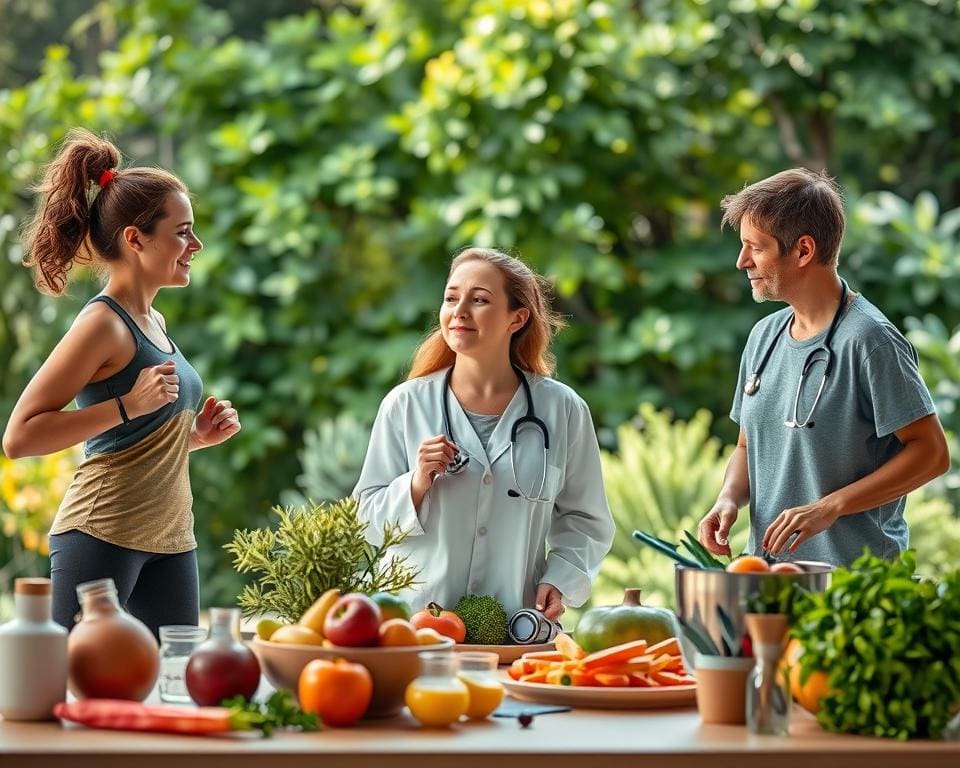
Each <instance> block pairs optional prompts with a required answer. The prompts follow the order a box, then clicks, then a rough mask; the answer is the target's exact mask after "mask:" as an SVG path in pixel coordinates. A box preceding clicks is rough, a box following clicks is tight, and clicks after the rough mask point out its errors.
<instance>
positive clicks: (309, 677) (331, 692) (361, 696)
mask: <svg viewBox="0 0 960 768" xmlns="http://www.w3.org/2000/svg"><path fill="white" fill-rule="evenodd" d="M297 697H298V698H299V699H300V708H301V709H303V711H304V712H313V713H314V714H316V715H319V717H320V719H321V720H323V724H324V725H353V724H354V723H355V722H357V720H359V719H360V718H361V717H363V714H364V713H365V712H366V711H367V707H369V706H370V699H371V698H372V697H373V678H372V677H371V676H370V672H369V671H368V670H367V668H366V667H365V666H363V664H356V663H354V662H352V661H347V660H346V659H337V660H336V661H328V660H327V659H314V660H313V661H311V662H309V663H308V664H307V666H305V667H304V668H303V671H302V672H301V673H300V680H299V682H298V684H297Z"/></svg>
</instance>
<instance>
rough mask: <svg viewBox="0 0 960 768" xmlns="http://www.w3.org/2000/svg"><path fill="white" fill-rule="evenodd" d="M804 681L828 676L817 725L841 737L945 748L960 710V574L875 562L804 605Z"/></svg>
mask: <svg viewBox="0 0 960 768" xmlns="http://www.w3.org/2000/svg"><path fill="white" fill-rule="evenodd" d="M792 631H793V636H794V637H796V638H797V639H798V640H799V641H800V643H801V644H802V645H803V649H804V652H803V656H802V657H801V679H804V677H805V676H806V675H809V674H810V673H811V672H812V671H814V670H822V671H823V672H824V673H826V674H827V676H828V689H829V693H828V694H827V695H826V696H824V697H823V699H822V700H821V708H820V712H819V713H818V714H817V720H818V721H819V722H820V724H821V725H822V726H823V727H824V728H826V729H828V730H831V731H839V732H844V733H858V734H864V735H871V736H888V737H894V738H897V739H909V738H938V737H939V736H940V734H941V733H942V732H943V729H944V728H945V727H946V725H947V723H948V721H949V719H950V717H951V714H952V713H953V712H954V711H955V709H956V707H957V706H958V705H960V568H958V567H956V566H955V567H953V568H952V569H950V570H948V571H946V572H945V573H944V575H943V578H942V579H941V580H940V581H939V583H938V582H937V581H934V580H927V579H920V578H918V577H917V576H916V556H915V554H914V553H913V552H912V551H911V550H908V551H906V552H903V553H901V555H900V556H899V557H898V558H897V559H896V560H894V561H892V562H888V561H886V560H882V559H881V558H878V557H875V556H873V555H871V554H869V553H865V554H864V555H863V556H862V557H860V558H859V559H858V560H857V561H856V562H855V563H854V564H853V566H852V567H851V568H849V569H846V568H838V569H837V570H836V571H835V572H834V575H833V581H832V583H831V585H830V586H829V587H828V588H827V589H826V590H825V591H824V592H822V593H811V594H806V595H804V596H803V597H802V598H800V599H799V600H797V602H796V604H795V611H794V617H793V630H792Z"/></svg>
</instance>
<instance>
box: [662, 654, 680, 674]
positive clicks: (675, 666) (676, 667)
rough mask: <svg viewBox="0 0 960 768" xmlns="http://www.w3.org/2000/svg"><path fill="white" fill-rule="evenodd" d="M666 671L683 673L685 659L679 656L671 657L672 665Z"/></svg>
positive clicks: (668, 665)
mask: <svg viewBox="0 0 960 768" xmlns="http://www.w3.org/2000/svg"><path fill="white" fill-rule="evenodd" d="M664 669H666V670H668V671H669V672H683V659H682V658H680V657H679V656H671V657H670V663H669V664H667V665H666V666H665V667H664Z"/></svg>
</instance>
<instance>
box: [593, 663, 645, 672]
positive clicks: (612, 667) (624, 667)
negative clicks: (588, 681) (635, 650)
mask: <svg viewBox="0 0 960 768" xmlns="http://www.w3.org/2000/svg"><path fill="white" fill-rule="evenodd" d="M649 669H650V662H649V661H639V662H636V661H628V662H624V663H623V664H604V665H603V666H602V667H591V668H590V670H589V671H590V672H591V673H592V674H595V675H600V674H604V675H629V674H631V673H633V672H647V671H649Z"/></svg>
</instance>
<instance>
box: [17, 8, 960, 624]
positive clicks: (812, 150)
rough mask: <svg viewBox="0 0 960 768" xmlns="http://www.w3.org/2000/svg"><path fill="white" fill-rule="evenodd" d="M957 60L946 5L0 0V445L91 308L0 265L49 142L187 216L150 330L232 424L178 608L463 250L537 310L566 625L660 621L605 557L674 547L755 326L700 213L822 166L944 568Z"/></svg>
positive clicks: (949, 512) (213, 460)
mask: <svg viewBox="0 0 960 768" xmlns="http://www.w3.org/2000/svg"><path fill="white" fill-rule="evenodd" d="M958 41H960V2H958V0H819V1H818V0H722V1H719V0H634V1H633V2H627V1H626V0H606V1H601V0H352V1H350V2H332V1H328V0H272V1H271V2H263V3H247V2H244V1H243V0H219V1H216V2H215V1H214V0H207V1H206V2H203V1H202V0H104V1H103V2H80V1H79V0H0V372H2V373H0V377H2V378H0V425H2V424H4V423H5V421H6V418H7V417H8V415H9V413H10V410H11V409H12V407H13V404H14V402H15V401H16V398H17V396H18V395H19V393H20V392H21V390H22V388H23V386H24V385H25V383H26V382H27V381H28V379H29V377H30V376H31V375H32V374H33V373H34V372H35V371H36V369H37V368H38V367H39V365H40V364H41V362H42V361H43V359H44V358H45V357H46V355H47V354H48V353H49V351H50V350H51V349H52V347H53V345H54V344H55V343H56V341H57V340H58V339H59V337H60V336H61V334H62V333H63V332H64V330H65V329H66V328H67V327H68V325H69V324H70V322H71V321H72V319H73V317H74V315H75V314H76V312H77V311H78V309H79V307H80V306H81V305H82V304H83V303H84V302H85V301H86V300H87V299H88V298H89V297H90V296H92V295H93V294H94V293H95V292H96V291H97V290H98V282H97V278H96V276H95V275H92V274H85V273H80V274H77V275H76V276H75V277H76V279H75V281H74V283H73V286H72V288H71V292H70V295H69V296H68V297H65V298H62V299H56V300H55V299H50V298H47V297H44V296H41V295H40V294H39V293H38V292H37V291H36V290H35V289H34V288H33V285H32V280H31V275H30V274H29V273H28V271H27V270H26V269H24V268H23V267H22V266H21V265H20V261H21V258H22V250H21V246H20V244H19V239H18V230H19V227H20V225H21V224H22V222H23V220H24V217H25V216H26V214H27V212H28V211H29V210H30V208H31V205H32V203H33V197H32V193H31V190H30V187H31V185H32V184H33V183H35V182H36V181H37V179H38V176H39V173H40V169H41V166H42V163H43V162H45V161H46V160H47V159H49V158H50V157H51V156H52V154H53V152H54V149H55V147H56V145H57V143H58V142H59V141H60V139H62V137H63V136H64V134H65V132H66V131H67V130H68V129H69V128H70V127H71V126H74V125H84V126H86V127H88V128H90V129H92V130H94V131H97V132H101V133H105V134H107V135H109V136H110V137H111V138H112V139H114V140H115V141H116V142H117V143H118V144H119V146H120V147H121V148H122V149H123V150H124V152H125V154H126V156H127V158H128V161H129V162H131V163H135V164H158V165H162V166H165V167H168V168H171V169H173V170H175V171H176V172H177V173H179V174H180V175H181V176H182V177H183V178H184V179H185V181H186V182H187V183H188V184H189V186H190V188H191V190H192V192H193V195H194V206H195V212H196V217H197V224H196V231H197V233H198V235H199V236H200V238H201V239H202V240H203V242H204V245H205V247H204V250H203V252H202V253H201V254H199V256H198V258H197V260H196V263H195V266H194V268H193V272H192V275H193V279H192V283H191V285H190V286H189V288H187V289H185V290H168V291H166V292H163V293H161V295H160V296H159V297H158V308H159V309H160V310H161V311H162V312H163V313H164V314H165V315H166V318H167V322H168V325H169V327H170V330H171V334H172V335H173V336H174V338H175V339H176V340H177V341H178V343H179V344H180V345H181V346H182V347H183V349H184V351H185V353H186V354H187V356H188V357H189V358H190V359H191V360H192V361H193V362H194V364H195V365H196V366H197V368H198V369H199V370H200V372H201V374H202V375H203V378H204V381H205V384H206V387H207V390H208V393H209V394H215V395H217V396H218V397H221V398H229V399H231V400H232V401H233V403H234V405H235V406H236V407H237V408H238V409H239V411H240V414H241V419H242V421H243V426H244V428H243V431H242V432H241V433H240V434H239V435H238V436H237V437H236V438H235V439H233V440H232V441H230V442H229V443H228V444H226V445H224V446H221V447H218V448H214V449H210V450H205V451H201V452H199V453H197V454H194V456H193V457H192V479H193V488H194V496H195V500H196V501H195V508H194V511H195V515H196V530H197V536H198V539H199V542H200V548H199V556H200V563H201V583H202V601H203V603H204V604H205V605H209V604H232V603H233V602H234V601H235V598H236V595H237V594H238V592H239V589H240V585H241V584H242V580H241V578H240V577H239V576H238V575H237V574H235V573H234V572H233V570H232V568H231V565H230V557H229V555H228V554H227V553H226V552H224V550H223V548H222V547H223V545H224V544H225V543H227V542H228V541H229V540H230V539H231V537H232V534H233V531H234V529H236V528H238V527H246V528H250V527H257V526H262V525H265V524H267V523H268V521H269V520H270V517H271V515H270V509H271V507H272V506H273V505H274V504H278V503H295V502H296V501H297V500H298V499H302V498H307V497H310V498H313V499H315V500H317V501H320V500H322V499H333V498H337V497H340V496H343V495H346V494H348V493H349V491H350V490H351V489H352V487H353V484H354V482H355V480H356V477H357V475H358V472H359V465H360V462H361V460H362V457H363V453H364V450H365V448H366V440H367V429H368V427H369V424H370V423H371V422H372V420H373V417H374V415H375V412H376V407H377V404H378V402H379V400H380V398H381V397H382V396H383V395H384V394H385V393H386V392H387V391H388V390H389V389H390V388H391V387H392V386H393V385H394V384H396V383H397V382H398V381H400V380H401V379H402V378H403V376H404V373H405V369H406V366H407V364H408V362H409V359H410V355H411V352H412V350H413V348H414V346H415V345H416V343H417V341H418V340H419V339H420V338H421V337H422V335H423V334H424V333H425V331H426V330H427V329H428V328H429V327H430V325H431V324H432V322H433V321H434V319H435V316H436V310H437V308H438V307H439V304H440V300H441V291H442V286H443V281H444V277H445V274H446V269H447V266H448V264H449V259H450V255H451V254H452V253H453V252H454V251H455V250H457V249H458V248H460V247H462V246H464V245H467V244H479V245H489V246H497V247H500V248H505V249H514V250H515V252H517V253H519V254H520V255H522V256H523V257H524V258H525V259H526V260H528V261H529V262H530V263H531V264H532V265H533V266H534V267H536V268H537V269H539V270H540V271H542V272H543V273H545V274H546V275H548V276H549V277H550V278H551V280H553V281H554V284H555V287H556V294H557V296H556V302H557V306H558V308H559V309H560V310H561V311H562V312H563V313H564V314H565V315H566V316H567V317H568V320H569V327H568V328H567V329H566V330H565V331H564V332H563V333H562V335H561V336H560V337H559V338H558V340H557V344H556V351H557V357H558V360H559V369H558V376H559V377H560V378H561V379H562V380H564V381H566V382H568V383H569V384H571V385H572V386H574V387H575V388H576V389H577V390H578V391H579V392H581V393H582V395H583V396H584V397H585V398H586V400H587V402H588V403H589V405H590V407H591V409H592V412H593V415H594V418H595V421H596V424H597V427H598V431H599V436H600V440H601V443H602V447H603V448H604V449H605V451H606V455H605V457H604V460H605V477H606V482H607V488H608V493H609V496H610V501H611V506H612V507H613V510H614V514H615V516H616V518H617V521H618V526H619V530H620V532H619V534H618V539H617V542H616V543H615V546H614V550H613V552H612V554H611V556H610V557H609V558H608V559H607V562H606V563H605V564H604V570H603V573H602V575H601V578H600V580H599V582H598V586H597V591H596V593H595V597H594V600H595V602H597V603H603V602H609V601H610V600H611V599H613V597H614V596H615V594H616V592H617V590H618V589H620V588H621V587H623V586H627V585H629V586H640V587H642V588H644V589H645V590H646V591H649V592H651V593H652V595H653V597H652V600H653V601H654V602H669V601H670V600H671V599H672V585H671V575H670V574H671V568H670V566H669V564H668V563H667V562H666V561H663V559H662V558H661V557H659V556H658V555H655V554H651V553H647V552H641V551H639V550H638V549H637V547H636V546H635V545H634V544H632V543H631V542H630V540H629V539H628V536H629V533H630V532H631V531H632V530H633V529H634V528H636V527H640V528H644V529H646V530H648V531H650V532H652V533H657V534H660V535H662V536H665V537H667V538H676V537H677V534H678V532H679V531H680V530H682V529H683V528H688V529H690V530H695V527H696V523H697V521H698V520H699V518H700V517H701V516H702V515H703V514H704V513H705V512H706V511H707V509H708V508H709V506H710V504H711V503H712V501H713V499H714V498H715V495H716V492H717V490H718V488H719V485H720V482H721V476H722V470H723V466H724V464H725V460H726V457H727V456H728V455H729V450H730V448H729V446H730V445H732V443H733V441H734V439H735V436H736V432H735V425H733V423H732V422H730V420H729V419H728V418H727V416H726V414H727V412H728V409H729V405H730V400H731V397H732V390H733V386H734V383H735V377H736V371H737V367H738V364H739V357H740V350H741V347H742V345H743V343H744V341H745V339H746V336H747V333H748V331H749V329H750V327H751V326H752V324H753V323H754V322H755V321H756V320H757V319H758V318H759V317H760V316H761V315H762V314H764V313H767V312H769V311H772V310H774V309H776V308H777V306H775V305H756V304H754V303H753V301H752V300H751V298H750V293H749V286H748V284H747V281H746V280H745V279H744V277H743V275H742V274H740V273H738V271H737V270H736V269H735V266H734V263H735V259H736V255H737V252H738V248H739V243H738V240H737V236H736V233H731V232H729V231H726V232H721V231H720V229H719V217H720V216H719V201H720V199H721V198H722V196H723V195H724V194H727V193H730V192H735V191H737V190H738V189H740V188H741V187H742V186H743V185H744V184H745V183H748V182H751V181H755V180H757V179H759V178H761V177H763V176H766V175H768V174H770V173H773V172H776V171H778V170H782V169H783V168H785V167H791V166H796V165H804V166H807V167H810V168H814V169H820V168H827V169H828V170H829V172H830V173H831V174H833V175H834V176H836V177H837V178H838V180H839V181H840V183H841V184H842V186H843V187H844V189H845V192H846V196H847V209H848V216H849V225H848V233H847V236H846V240H845V244H844V249H843V253H842V256H841V265H840V267H841V273H842V274H843V275H844V276H845V277H846V278H847V280H848V281H849V282H850V284H851V286H852V288H853V289H854V290H857V291H862V292H863V293H865V294H866V296H867V297H868V298H869V299H870V300H872V301H873V302H874V303H875V304H877V305H878V306H879V307H880V308H881V309H882V310H883V311H885V312H886V313H887V315H888V316H889V317H890V318H891V319H892V320H893V321H894V322H895V323H896V324H897V325H898V326H899V327H900V328H901V329H903V330H904V331H905V332H906V333H907V334H908V336H909V338H910V340H911V341H912V342H913V344H914V345H915V346H916V348H917V350H918V352H919V354H920V359H921V365H922V370H923V374H924V376H925V378H926V381H927V384H928V385H929V387H930V389H931V390H932V392H933V393H934V396H935V398H936V401H937V404H938V408H939V413H940V418H941V419H942V421H943V423H944V426H945V427H946V428H947V429H948V430H949V432H950V439H951V444H952V448H953V456H954V467H955V469H954V471H953V472H951V473H950V474H949V475H947V476H945V477H944V478H941V479H940V480H938V481H937V482H935V483H933V484H931V485H930V486H929V487H928V488H926V489H924V490H923V491H922V492H918V493H916V494H913V495H912V496H911V499H910V502H909V506H908V519H909V521H910V523H911V526H912V527H913V543H914V545H915V546H916V547H917V548H918V550H919V552H920V554H919V560H920V565H921V568H920V570H921V571H924V570H925V571H926V572H928V573H933V572H936V571H937V569H939V568H940V567H942V566H943V565H946V564H949V563H954V564H955V563H956V562H958V561H960V520H958V508H960V471H958V470H957V467H958V456H960V450H958V448H960V445H958V441H957V435H958V434H960V412H958V409H957V406H958V399H960V47H958ZM77 457H78V454H76V453H74V452H66V453H64V454H59V455H56V456H53V457H47V458H44V459H37V460H21V461H16V462H11V461H9V460H8V459H6V458H5V457H3V456H0V526H2V529H3V537H2V539H0V593H8V592H9V591H10V588H11V586H12V578H13V577H14V576H16V575H24V574H30V575H40V574H45V573H46V572H47V570H48V563H47V560H46V531H47V528H48V526H49V522H50V520H51V519H52V516H53V514H54V512H55V511H56V507H57V505H58V503H59V500H60V498H61V496H62V494H63V491H64V489H65V487H66V485H67V483H68V482H69V480H70V477H71V476H72V472H73V468H74V466H75V464H76V461H77ZM745 518H746V513H744V514H743V515H742V516H741V519H742V520H743V519H745ZM740 536H741V538H740V541H742V540H743V539H742V526H741V533H740ZM0 612H2V609H0Z"/></svg>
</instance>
